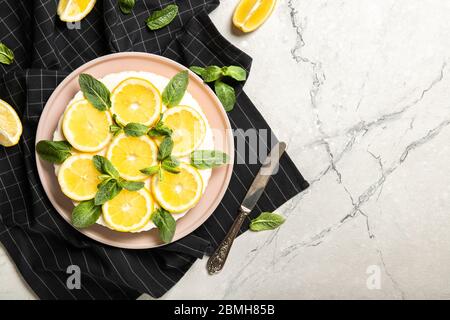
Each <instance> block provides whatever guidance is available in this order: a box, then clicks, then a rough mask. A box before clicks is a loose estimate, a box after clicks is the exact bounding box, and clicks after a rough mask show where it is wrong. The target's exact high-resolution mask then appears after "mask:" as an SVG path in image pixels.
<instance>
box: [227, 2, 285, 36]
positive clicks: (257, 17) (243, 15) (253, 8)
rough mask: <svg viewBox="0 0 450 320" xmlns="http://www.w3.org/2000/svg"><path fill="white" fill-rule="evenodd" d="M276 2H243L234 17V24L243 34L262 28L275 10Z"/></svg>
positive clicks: (238, 6)
mask: <svg viewBox="0 0 450 320" xmlns="http://www.w3.org/2000/svg"><path fill="white" fill-rule="evenodd" d="M276 2H277V1H276V0H241V1H240V2H239V4H238V5H237V7H236V10H235V11H234V15H233V24H234V25H235V27H236V28H238V29H240V30H241V31H243V32H250V31H253V30H255V29H257V28H258V27H259V26H261V25H262V24H263V23H264V21H266V20H267V18H269V16H270V14H271V13H272V11H273V9H274V8H275V4H276Z"/></svg>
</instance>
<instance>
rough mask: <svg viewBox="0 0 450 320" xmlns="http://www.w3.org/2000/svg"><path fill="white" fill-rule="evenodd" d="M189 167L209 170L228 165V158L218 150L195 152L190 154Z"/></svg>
mask: <svg viewBox="0 0 450 320" xmlns="http://www.w3.org/2000/svg"><path fill="white" fill-rule="evenodd" d="M190 158H191V165H192V166H193V167H195V168H197V169H211V168H215V167H220V166H223V165H225V164H227V163H228V161H229V160H230V158H229V157H228V155H227V154H226V153H224V152H222V151H218V150H195V151H192V152H191V157H190Z"/></svg>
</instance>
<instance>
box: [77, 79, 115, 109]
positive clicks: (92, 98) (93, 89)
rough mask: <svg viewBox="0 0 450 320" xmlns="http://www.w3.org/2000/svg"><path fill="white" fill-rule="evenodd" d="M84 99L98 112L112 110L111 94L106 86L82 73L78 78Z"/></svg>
mask: <svg viewBox="0 0 450 320" xmlns="http://www.w3.org/2000/svg"><path fill="white" fill-rule="evenodd" d="M78 83H79V84H80V88H81V91H82V92H83V95H84V97H85V98H86V99H87V100H88V101H89V102H90V103H91V104H92V105H93V106H94V107H95V108H97V109H98V110H100V111H105V110H108V109H109V108H111V93H110V92H109V90H108V88H106V86H105V85H104V84H103V83H102V82H100V81H98V80H97V79H95V78H94V77H93V76H91V75H89V74H86V73H82V74H80V76H79V77H78Z"/></svg>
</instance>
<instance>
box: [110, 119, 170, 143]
mask: <svg viewBox="0 0 450 320" xmlns="http://www.w3.org/2000/svg"><path fill="white" fill-rule="evenodd" d="M113 121H114V123H113V124H112V125H110V126H109V131H110V132H111V133H112V134H113V135H114V136H116V135H118V134H119V133H121V132H122V131H123V132H125V134H126V135H127V136H130V137H140V136H143V135H146V134H147V135H148V136H149V137H152V138H153V137H162V136H170V135H171V134H172V129H170V128H169V127H168V126H166V125H165V124H164V122H163V121H162V114H161V116H160V119H159V121H158V122H157V123H156V125H154V126H153V127H151V128H149V127H147V126H146V125H143V124H142V123H137V122H130V123H128V124H127V125H125V126H124V125H122V124H121V123H120V122H119V121H118V120H117V115H115V114H114V115H113Z"/></svg>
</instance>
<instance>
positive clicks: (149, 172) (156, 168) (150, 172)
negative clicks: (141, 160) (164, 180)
mask: <svg viewBox="0 0 450 320" xmlns="http://www.w3.org/2000/svg"><path fill="white" fill-rule="evenodd" d="M159 170H160V167H159V166H151V167H148V168H144V169H141V170H139V171H141V172H142V173H143V174H146V175H148V176H153V175H155V174H157V173H158V172H159Z"/></svg>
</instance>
